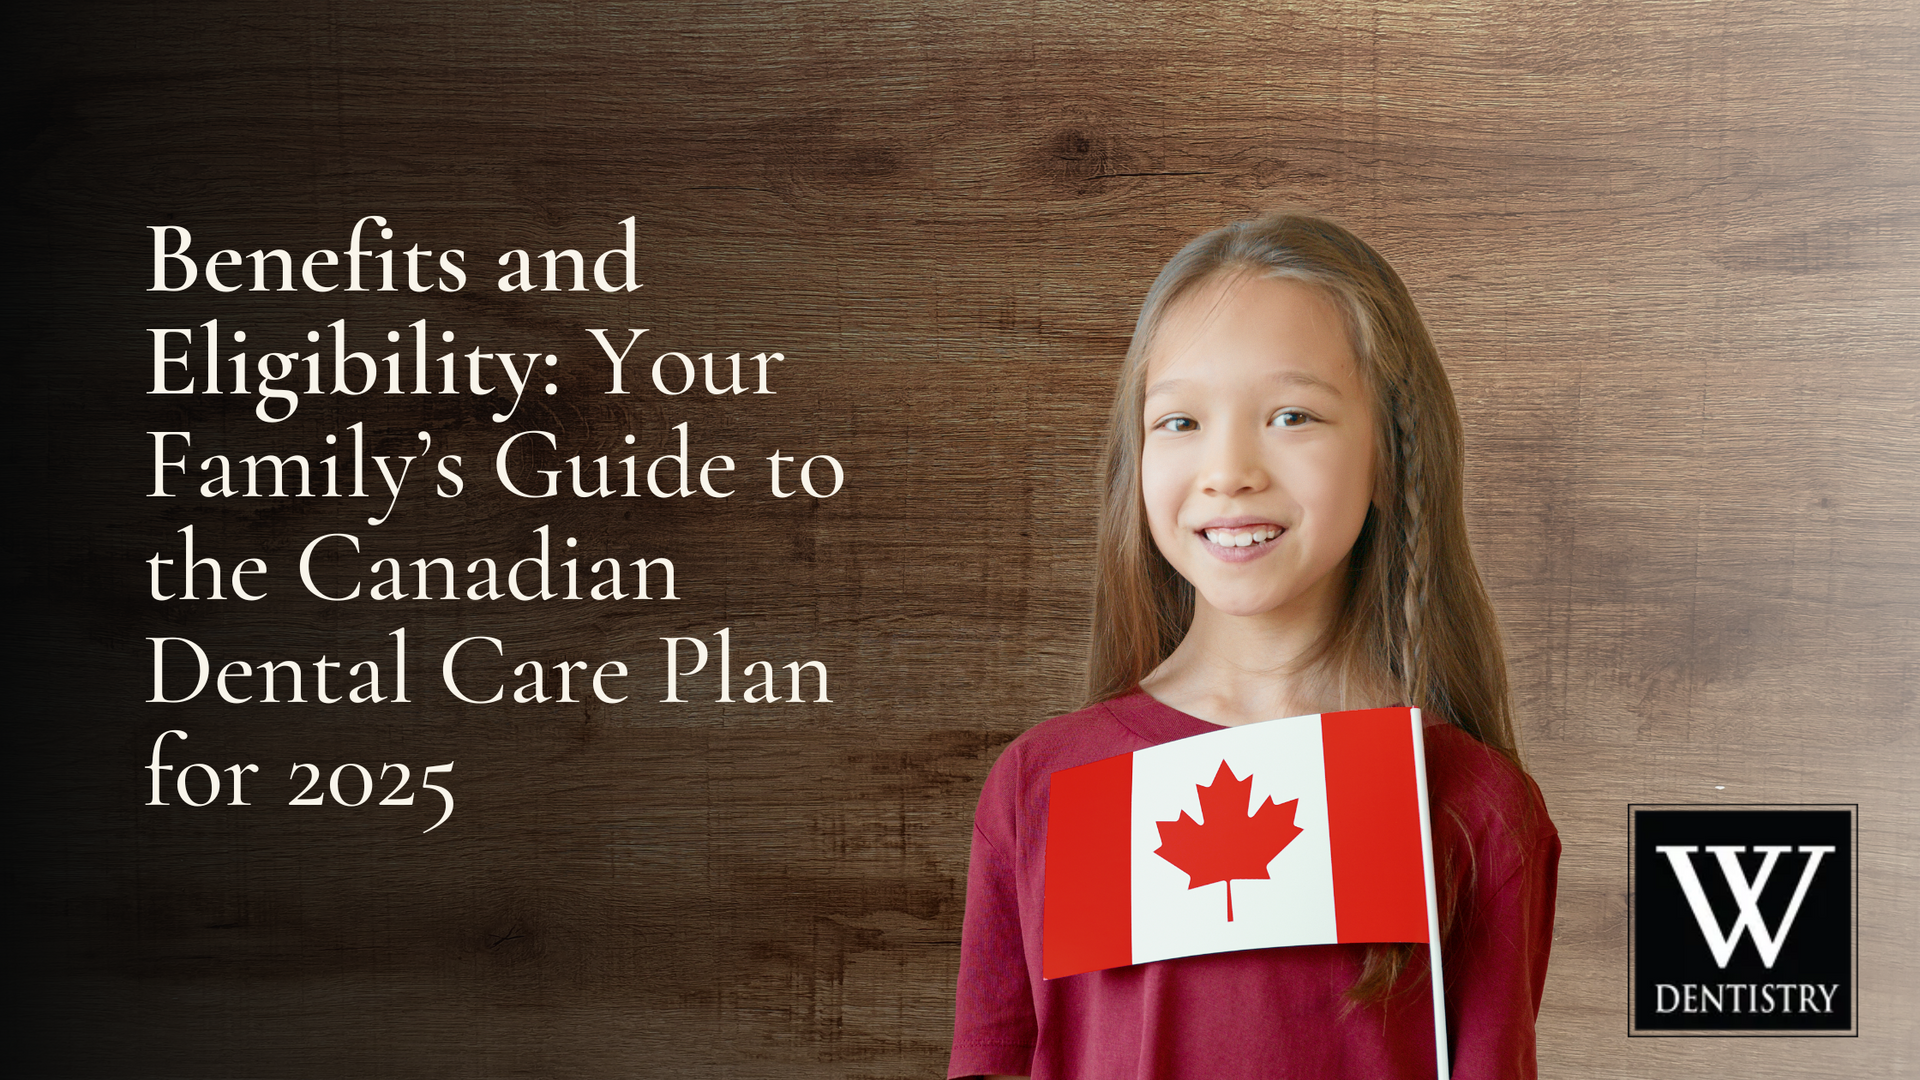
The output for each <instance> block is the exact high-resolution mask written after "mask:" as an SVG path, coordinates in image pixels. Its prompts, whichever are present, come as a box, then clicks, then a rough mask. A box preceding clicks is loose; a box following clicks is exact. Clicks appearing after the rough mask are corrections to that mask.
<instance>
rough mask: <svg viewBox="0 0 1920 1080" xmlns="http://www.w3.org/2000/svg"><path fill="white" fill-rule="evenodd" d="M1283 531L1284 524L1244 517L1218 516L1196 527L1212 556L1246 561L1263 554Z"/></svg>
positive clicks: (1270, 549)
mask: <svg viewBox="0 0 1920 1080" xmlns="http://www.w3.org/2000/svg"><path fill="white" fill-rule="evenodd" d="M1286 531H1287V530H1286V526H1284V525H1279V524H1276V523H1274V522H1271V521H1248V520H1246V519H1244V518H1221V519H1218V520H1216V521H1210V522H1208V523H1207V524H1205V525H1202V526H1201V527H1200V529H1199V533H1200V535H1201V537H1202V538H1204V539H1205V540H1206V542H1207V546H1208V548H1209V549H1212V550H1211V551H1210V553H1211V554H1212V555H1213V557H1214V558H1216V559H1225V560H1226V561H1228V562H1248V561H1250V560H1253V559H1257V558H1259V557H1260V556H1262V555H1265V554H1266V553H1267V552H1269V551H1272V550H1273V542H1274V541H1275V540H1277V539H1279V538H1280V534H1281V533H1283V532H1286Z"/></svg>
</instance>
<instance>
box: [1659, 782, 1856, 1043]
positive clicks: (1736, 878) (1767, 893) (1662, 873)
mask: <svg viewBox="0 0 1920 1080" xmlns="http://www.w3.org/2000/svg"><path fill="white" fill-rule="evenodd" d="M1856 809H1857V808H1856V807H1853V806H1634V807H1629V817H1630V828H1631V831H1632V837H1633V839H1632V858H1631V883H1630V884H1631V891H1632V904H1633V914H1632V920H1633V974H1632V977H1631V983H1632V988H1631V997H1632V1014H1633V1015H1632V1028H1631V1031H1630V1032H1629V1033H1630V1034H1633V1035H1857V1034H1859V1024H1858V1017H1857V1010H1856V1003H1855V987H1856V983H1857V974H1858V969H1859V962H1858V949H1857V939H1856V936H1855V930H1854V909H1855V906H1856V905H1855V897H1856V892H1857V890H1856V889H1855V885H1854V882H1855V877H1854V860H1853V852H1854V833H1855V815H1856Z"/></svg>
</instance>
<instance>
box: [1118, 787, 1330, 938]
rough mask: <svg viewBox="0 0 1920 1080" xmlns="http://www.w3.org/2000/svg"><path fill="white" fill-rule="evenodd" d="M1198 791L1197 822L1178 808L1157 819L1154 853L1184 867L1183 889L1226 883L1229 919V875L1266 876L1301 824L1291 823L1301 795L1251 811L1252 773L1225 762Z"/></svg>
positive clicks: (1229, 914)
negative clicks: (1169, 817) (1174, 816)
mask: <svg viewBox="0 0 1920 1080" xmlns="http://www.w3.org/2000/svg"><path fill="white" fill-rule="evenodd" d="M1194 789H1195V790H1196V791H1198V792H1199V793H1200V815H1201V817H1203V818H1204V819H1205V820H1206V824H1204V825H1203V824H1201V823H1200V822H1198V821H1195V820H1193V819H1192V818H1190V817H1188V816H1187V812H1186V811H1185V810H1182V811H1180V819H1179V820H1178V821H1160V822H1155V824H1156V825H1158V826H1159V827H1160V846H1159V847H1158V848H1157V849H1155V851H1154V854H1155V855H1158V856H1160V857H1161V858H1163V859H1165V860H1167V861H1168V862H1170V863H1172V864H1173V865H1175V866H1177V867H1179V868H1180V869H1182V870H1184V871H1186V874H1187V888H1189V889H1197V888H1199V887H1200V886H1202V885H1211V884H1213V883H1214V882H1216V881H1224V882H1226V883H1227V921H1228V922H1232V921H1233V879H1235V878H1239V879H1241V880H1243V881H1244V880H1247V879H1251V878H1265V877H1267V876H1268V874H1267V864H1268V863H1270V862H1272V861H1273V857H1274V856H1275V855H1278V854H1280V852H1282V851H1284V850H1285V849H1286V846H1287V845H1288V844H1291V843H1293V838H1294V837H1296V836H1299V835H1300V832H1301V830H1300V827H1299V826H1298V825H1295V824H1294V823H1293V812H1294V810H1295V809H1297V808H1298V807H1299V805H1300V800H1299V799H1291V800H1288V801H1287V802H1284V803H1276V802H1274V801H1273V800H1272V799H1271V798H1269V799H1268V800H1267V801H1266V802H1265V803H1263V804H1261V806H1260V809H1259V811H1258V812H1257V813H1254V814H1251V815H1249V814H1248V813H1247V804H1248V803H1250V802H1252V801H1253V774H1252V773H1248V774H1247V777H1246V779H1244V780H1241V779H1236V778H1235V777H1234V775H1233V773H1232V771H1231V770H1229V769H1228V768H1227V763H1226V762H1225V761H1222V762H1221V763H1220V771H1219V772H1217V773H1214V774H1213V783H1211V784H1195V785H1194Z"/></svg>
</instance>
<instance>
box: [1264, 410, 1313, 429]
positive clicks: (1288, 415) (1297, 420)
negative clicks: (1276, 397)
mask: <svg viewBox="0 0 1920 1080" xmlns="http://www.w3.org/2000/svg"><path fill="white" fill-rule="evenodd" d="M1312 420H1313V417H1312V416H1309V415H1308V414H1306V413H1304V412H1301V411H1300V410H1299V409H1281V410H1280V411H1279V412H1277V413H1274V414H1273V424H1274V426H1275V427H1299V426H1301V425H1302V424H1306V423H1309V422H1310V421H1312Z"/></svg>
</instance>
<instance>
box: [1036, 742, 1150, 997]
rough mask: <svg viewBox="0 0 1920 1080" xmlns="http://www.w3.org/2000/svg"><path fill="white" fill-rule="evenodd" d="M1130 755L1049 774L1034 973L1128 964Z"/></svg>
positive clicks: (1069, 972)
mask: <svg viewBox="0 0 1920 1080" xmlns="http://www.w3.org/2000/svg"><path fill="white" fill-rule="evenodd" d="M1132 810H1133V755H1131V754H1122V755H1121V756H1119V757H1115V758H1108V759H1106V760H1104V761H1096V762H1093V763H1092V764H1090V765H1081V766H1079V767H1078V768H1073V769H1063V770H1061V771H1060V772H1057V773H1054V774H1053V787H1052V793H1051V796H1050V798H1049V801H1048V804H1047V855H1046V859H1047V861H1046V892H1045V901H1044V903H1045V907H1044V909H1043V911H1042V914H1041V921H1042V927H1041V940H1042V948H1041V962H1040V972H1041V974H1042V975H1043V976H1044V977H1046V978H1049V979H1054V978H1058V977H1060V976H1062V975H1073V974H1076V973H1078V972H1082V971H1094V970H1097V969H1099V968H1109V967H1124V966H1126V965H1128V964H1131V963H1133V905H1132V899H1131V897H1132V892H1133V857H1132V816H1133V814H1132Z"/></svg>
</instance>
